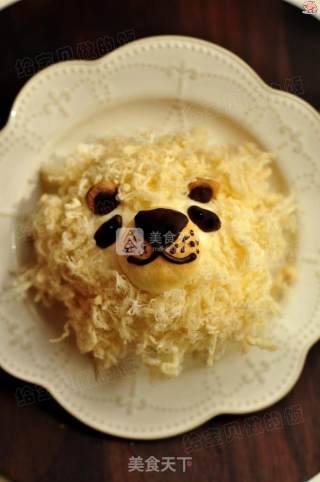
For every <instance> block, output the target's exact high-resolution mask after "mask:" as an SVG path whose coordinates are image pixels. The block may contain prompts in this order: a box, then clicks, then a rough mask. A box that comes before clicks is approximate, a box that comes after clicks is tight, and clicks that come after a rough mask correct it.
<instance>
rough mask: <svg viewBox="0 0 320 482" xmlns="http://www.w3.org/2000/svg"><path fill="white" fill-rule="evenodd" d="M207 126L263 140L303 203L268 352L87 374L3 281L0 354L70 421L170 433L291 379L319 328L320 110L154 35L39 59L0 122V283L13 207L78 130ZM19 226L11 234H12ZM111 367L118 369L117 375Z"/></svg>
mask: <svg viewBox="0 0 320 482" xmlns="http://www.w3.org/2000/svg"><path fill="white" fill-rule="evenodd" d="M199 124H203V125H206V126H207V127H208V128H209V129H210V130H211V133H212V139H213V140H214V141H219V142H224V141H231V142H240V141H243V140H246V139H252V138H253V139H255V140H256V142H258V143H260V144H261V145H262V146H264V147H265V148H267V149H268V150H270V151H272V152H273V153H274V154H275V156H276V161H277V166H278V169H279V171H280V174H281V176H282V177H283V178H284V180H285V182H286V183H287V185H288V186H289V187H290V188H291V189H294V190H295V191H296V193H297V199H298V202H299V206H300V211H299V236H298V240H297V246H295V247H293V251H296V253H297V254H296V257H297V267H298V271H299V280H298V282H297V283H296V285H295V286H294V287H293V289H292V291H291V293H290V296H289V299H288V301H287V303H286V306H285V309H284V310H283V314H282V315H281V316H280V317H279V320H278V322H277V325H276V330H275V340H276V342H277V343H278V346H279V348H278V350H277V351H276V352H274V353H269V352H263V351H259V350H257V349H252V350H251V351H250V352H249V353H248V354H247V355H245V356H240V355H239V354H238V353H235V352H231V351H230V353H228V354H227V355H226V356H225V357H224V358H223V359H222V360H221V361H219V362H217V363H216V365H215V366H214V367H213V368H210V369H209V368H205V367H201V366H195V365H192V364H191V365H190V366H189V367H188V368H187V369H186V370H185V371H184V372H183V374H182V375H181V376H180V377H179V378H178V379H176V380H163V381H154V380H150V379H149V378H148V375H147V373H145V371H144V370H143V369H142V368H140V367H139V366H136V364H135V363H134V362H133V361H132V362H131V363H130V364H129V365H127V366H126V367H122V369H121V373H120V369H118V371H117V372H116V373H115V376H108V377H107V378H105V379H104V380H99V382H97V381H95V377H94V371H93V368H92V365H91V362H90V360H89V359H88V358H86V357H84V356H81V355H79V354H78V352H77V350H76V348H75V346H74V344H73V343H72V341H65V342H62V343H59V344H52V343H50V342H49V339H50V338H52V337H53V336H56V335H58V334H59V326H58V325H59V323H56V321H57V320H51V321H49V320H48V319H46V316H43V315H41V313H40V312H39V310H36V308H35V307H34V306H33V304H32V303H26V302H25V303H22V302H19V301H18V300H17V299H15V298H14V297H13V296H11V295H10V291H9V292H7V291H6V290H5V289H4V290H3V292H2V295H1V302H0V363H1V366H2V368H3V369H5V370H7V371H8V372H9V373H11V374H12V375H15V376H17V377H19V378H21V379H23V380H26V381H30V382H34V383H37V384H39V385H42V386H44V387H46V388H47V389H48V390H49V391H50V393H51V394H52V395H53V396H54V398H55V399H56V400H57V401H58V402H59V403H60V404H61V405H62V406H63V407H65V409H66V410H68V411H69V412H70V413H71V414H73V415H74V416H75V417H77V418H78V419H80V420H82V421H83V422H84V423H86V424H87V425H90V426H91V427H94V428H96V429H98V430H100V431H103V432H107V433H111V434H115V435H118V436H123V437H130V438H135V439H153V438H162V437H167V436H172V435H176V434H178V433H182V432H185V431H187V430H190V429H191V428H193V427H195V426H197V425H199V424H201V423H203V422H204V421H206V420H208V419H209V418H211V417H213V416H215V415H218V414H221V413H247V412H251V411H255V410H259V409H262V408H263V407H266V406H268V405H271V404H272V403H274V402H275V401H277V400H279V399H280V398H281V397H283V396H284V395H285V394H286V393H287V392H288V391H289V390H290V388H291V387H292V386H293V385H294V383H295V381H296V380H297V378H298V376H299V374H300V372H301V369H302V367H303V363H304V360H305V357H306V354H307V352H308V350H309V348H310V347H311V345H312V344H313V343H315V342H316V341H317V340H318V338H319V334H320V312H319V307H320V276H319V271H320V251H319V246H320V243H319V238H320V236H319V228H318V226H319V224H318V206H319V201H320V189H319V188H320V175H319V152H320V121H319V115H318V114H317V113H316V111H315V110H313V109H312V108H311V107H310V106H309V105H308V104H306V103H305V102H303V101H302V100H300V99H298V98H296V97H294V96H292V95H290V94H287V93H283V92H279V91H275V90H273V89H271V88H270V87H268V86H267V85H266V84H264V82H263V81H262V80H261V79H260V78H259V77H258V76H257V75H256V74H255V73H254V72H253V71H252V70H251V69H250V68H249V67H248V66H247V65H246V64H245V63H244V62H243V61H242V60H240V59H239V58H238V57H236V56H235V55H233V54H232V53H230V52H228V51H226V50H224V49H222V48H220V47H218V46H216V45H213V44H210V43H207V42H204V41H201V40H197V39H192V38H186V37H172V36H165V37H153V38H148V39H144V40H139V41H136V42H133V43H131V44H129V45H126V46H124V47H122V48H120V49H118V50H116V51H115V52H113V53H111V54H109V55H107V56H106V57H104V58H102V59H99V60H97V61H92V62H83V61H72V62H65V63H61V64H58V65H54V66H52V67H49V68H48V69H46V70H44V71H42V72H40V73H39V74H38V75H36V76H35V77H34V78H33V79H31V80H30V81H29V82H28V83H27V85H26V86H25V87H24V89H23V90H22V92H21V93H20V95H19V96H18V98H17V100H16V102H15V103H14V106H13V109H12V111H11V115H10V119H9V122H8V124H7V126H6V127H5V128H4V129H3V130H2V131H1V133H0V171H1V174H0V176H1V179H4V180H5V182H4V183H2V184H3V187H2V189H1V190H0V206H1V214H0V254H1V260H2V262H1V266H0V282H1V286H2V287H5V286H7V285H8V283H9V275H8V270H9V269H10V268H12V267H14V266H16V265H17V264H19V263H20V261H19V259H18V258H19V256H20V254H19V252H20V251H19V250H20V247H19V246H20V244H21V239H20V238H21V236H20V237H19V236H18V237H17V225H16V224H17V216H18V215H21V214H22V215H23V213H24V212H25V211H26V210H27V207H28V205H29V204H28V203H29V201H27V200H29V199H32V195H33V193H34V190H35V188H36V179H37V172H38V169H39V165H40V163H41V162H43V161H45V160H47V159H48V158H54V157H55V156H60V155H62V154H64V153H65V152H67V151H68V150H70V149H71V148H72V146H73V145H75V144H76V143H77V142H79V141H85V140H88V139H92V138H93V137H94V136H97V135H102V134H106V133H108V134H109V133H113V132H121V133H127V132H129V131H130V132H134V130H135V129H137V128H138V129H145V128H153V129H155V130H156V131H157V132H159V133H162V132H170V131H172V130H174V129H186V128H189V127H191V126H193V125H199ZM20 235H21V233H20ZM120 375H121V376H120Z"/></svg>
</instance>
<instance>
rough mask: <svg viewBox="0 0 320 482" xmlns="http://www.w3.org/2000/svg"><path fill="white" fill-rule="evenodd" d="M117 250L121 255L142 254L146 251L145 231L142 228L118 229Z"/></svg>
mask: <svg viewBox="0 0 320 482" xmlns="http://www.w3.org/2000/svg"><path fill="white" fill-rule="evenodd" d="M116 252H117V254H119V255H121V256H132V255H134V256H140V255H142V254H143V253H144V233H143V229H141V228H120V229H118V230H117V238H116Z"/></svg>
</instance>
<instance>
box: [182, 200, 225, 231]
mask: <svg viewBox="0 0 320 482" xmlns="http://www.w3.org/2000/svg"><path fill="white" fill-rule="evenodd" d="M188 214H189V217H190V219H191V221H192V222H193V223H194V224H196V225H197V226H198V228H200V229H201V230H202V231H204V232H205V233H209V232H211V231H218V230H219V229H220V228H221V221H220V218H219V216H217V214H215V213H213V212H212V211H208V210H207V209H203V208H200V207H199V206H191V207H190V208H189V209H188Z"/></svg>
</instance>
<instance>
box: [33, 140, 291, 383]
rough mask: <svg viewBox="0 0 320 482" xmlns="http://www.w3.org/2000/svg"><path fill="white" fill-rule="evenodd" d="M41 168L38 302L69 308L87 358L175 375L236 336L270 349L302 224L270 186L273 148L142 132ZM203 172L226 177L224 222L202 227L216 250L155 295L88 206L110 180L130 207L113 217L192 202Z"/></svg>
mask: <svg viewBox="0 0 320 482" xmlns="http://www.w3.org/2000/svg"><path fill="white" fill-rule="evenodd" d="M41 175H42V179H43V182H44V186H45V189H46V190H47V192H46V193H45V194H43V195H42V197H41V199H40V200H39V205H38V209H37V213H36V215H35V218H34V223H33V237H34V248H35V253H36V263H35V264H34V265H33V266H32V267H30V268H28V270H27V271H26V273H25V275H24V277H25V279H27V280H28V287H30V288H31V287H32V288H34V290H35V293H36V301H41V302H44V303H46V304H50V303H52V302H53V301H59V302H61V303H62V304H63V305H64V306H65V307H66V309H67V313H68V319H67V322H66V325H65V336H67V335H68V334H69V333H74V334H75V335H76V340H77V345H78V347H79V349H80V351H81V352H82V353H91V354H92V355H93V357H94V358H95V359H97V360H99V361H100V362H101V363H102V364H103V365H104V366H105V367H111V366H112V365H115V364H117V363H118V362H119V361H120V360H122V359H124V358H125V357H126V356H128V355H129V354H131V353H135V354H138V355H140V356H141V358H142V360H143V362H144V363H145V364H146V365H148V366H150V367H155V368H156V369H158V370H159V371H161V372H162V373H164V374H166V375H169V376H177V375H178V374H179V373H180V371H181V369H182V367H183V361H184V358H185V357H186V356H187V355H189V354H195V355H197V356H199V357H201V358H202V359H204V360H205V361H206V363H207V364H209V365H212V363H213V362H214V360H215V358H217V357H218V356H221V354H222V353H223V351H224V349H225V347H226V346H228V344H229V343H230V342H237V343H238V344H240V346H241V348H242V349H243V350H246V349H248V347H249V346H250V345H258V346H261V347H264V348H271V346H272V343H271V342H270V341H269V340H268V337H267V336H266V335H265V328H266V326H267V327H269V326H270V319H271V317H272V315H274V314H275V313H277V311H278V310H279V303H278V300H279V298H280V295H281V293H282V292H283V291H284V289H285V287H286V286H288V284H289V283H290V282H291V281H292V280H293V278H294V268H293V267H292V265H291V261H290V259H291V252H290V251H291V250H290V243H291V239H292V236H293V235H294V233H295V229H296V228H295V204H294V202H293V198H292V196H291V195H284V194H283V193H281V192H277V191H276V190H275V189H274V188H273V187H272V183H271V182H270V179H271V175H272V157H271V155H270V154H268V153H266V152H262V151H261V150H260V149H258V148H257V147H256V146H254V145H252V144H249V145H243V146H240V147H231V146H213V147H210V146H209V145H208V144H207V142H206V138H205V136H204V134H203V133H201V132H197V133H189V134H188V135H177V136H163V137H160V138H157V137H155V136H154V135H153V134H144V135H141V136H138V137H137V138H124V137H117V138H110V139H106V140H102V141H101V142H99V143H98V144H94V145H80V146H79V147H78V149H77V150H76V151H75V152H74V153H73V154H72V155H71V156H70V157H69V158H67V159H66V160H65V161H64V162H63V163H61V164H59V165H57V164H55V165H51V166H50V165H48V166H45V167H44V168H43V169H42V173H41ZM195 176H196V177H204V178H214V179H216V180H217V181H218V182H219V185H220V191H219V195H218V196H217V199H215V200H214V201H212V202H213V204H212V206H214V211H215V212H216V213H217V214H218V215H219V217H220V219H221V221H222V228H221V230H220V231H219V232H217V233H202V243H204V244H205V246H206V255H205V256H204V257H203V260H202V262H201V263H200V265H199V272H198V274H197V277H196V278H194V279H192V281H191V282H190V283H189V284H187V285H186V286H184V287H183V288H175V289H168V290H167V291H165V292H163V293H162V294H160V295H156V296H155V295H151V294H149V293H147V292H143V291H140V290H139V289H137V288H135V287H134V286H133V285H132V284H131V283H130V281H129V280H128V279H127V278H126V276H125V275H124V274H122V272H121V270H120V269H119V266H118V264H117V262H116V259H115V256H114V251H113V250H112V249H111V248H110V249H109V248H108V249H107V250H100V249H99V248H97V246H96V244H95V241H94V238H93V235H94V232H95V230H96V229H97V227H99V225H100V224H101V219H99V217H97V216H94V214H93V213H92V212H91V211H90V210H89V209H88V207H87V205H86V200H85V197H86V193H87V192H88V190H89V188H90V187H91V186H92V185H94V184H95V183H98V182H100V181H102V180H103V179H105V178H106V177H107V179H110V180H113V181H115V182H117V183H118V185H119V192H118V197H119V199H120V201H121V203H120V206H119V208H118V209H117V211H115V212H113V213H112V214H111V215H110V217H111V216H112V215H114V213H118V212H119V213H120V214H121V215H122V216H123V220H124V225H126V223H128V222H129V221H130V220H131V219H132V218H133V217H134V215H135V214H136V213H137V212H138V211H139V210H141V209H148V208H152V207H161V206H162V205H163V204H164V203H165V205H166V206H171V207H172V208H179V209H181V210H182V209H186V208H187V207H188V205H191V202H190V201H191V200H190V199H188V196H187V185H188V183H189V182H190V181H192V180H193V179H194V178H195ZM212 206H211V207H212ZM184 212H185V211H184ZM142 269H143V268H142Z"/></svg>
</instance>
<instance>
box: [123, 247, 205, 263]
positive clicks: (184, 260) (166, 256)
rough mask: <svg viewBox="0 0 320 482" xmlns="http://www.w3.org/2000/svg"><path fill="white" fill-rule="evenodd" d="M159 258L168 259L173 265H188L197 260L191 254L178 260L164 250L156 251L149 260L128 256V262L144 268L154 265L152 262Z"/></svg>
mask: <svg viewBox="0 0 320 482" xmlns="http://www.w3.org/2000/svg"><path fill="white" fill-rule="evenodd" d="M159 256H162V257H163V258H164V259H166V260H167V261H169V263H172V264H186V263H191V261H194V260H195V259H197V255H196V254H195V253H190V254H189V255H188V256H185V257H184V258H176V257H175V256H172V254H169V253H166V252H165V251H164V250H163V251H154V252H153V253H152V255H151V256H150V257H149V258H147V259H139V258H136V257H135V256H128V258H127V261H128V263H131V264H136V265H138V266H144V265H146V264H149V263H152V261H154V260H155V259H157V258H158V257H159Z"/></svg>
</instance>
